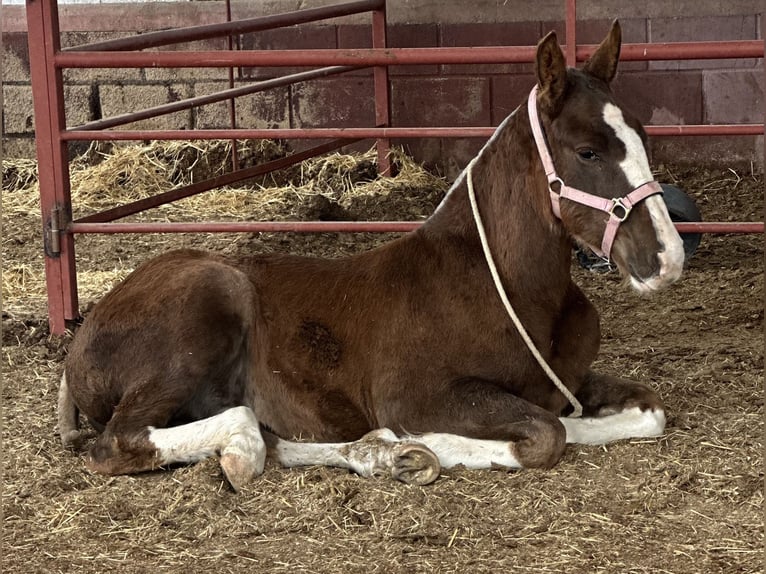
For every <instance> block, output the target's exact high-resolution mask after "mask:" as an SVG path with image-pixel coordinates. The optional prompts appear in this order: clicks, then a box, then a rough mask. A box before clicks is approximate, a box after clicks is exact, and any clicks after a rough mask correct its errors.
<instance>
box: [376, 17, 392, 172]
mask: <svg viewBox="0 0 766 574" xmlns="http://www.w3.org/2000/svg"><path fill="white" fill-rule="evenodd" d="M372 47H373V48H385V47H386V4H385V2H384V3H383V6H382V7H381V8H379V9H377V10H374V11H373V13H372ZM373 74H374V76H373V78H374V80H373V81H374V83H375V127H379V128H380V127H388V126H389V122H390V118H389V96H388V66H375V69H374V71H373ZM376 147H377V150H378V172H379V173H380V174H381V175H391V160H390V158H389V157H388V154H389V151H390V142H389V140H388V139H378V140H377V142H376Z"/></svg>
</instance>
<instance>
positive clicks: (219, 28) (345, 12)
mask: <svg viewBox="0 0 766 574" xmlns="http://www.w3.org/2000/svg"><path fill="white" fill-rule="evenodd" d="M383 6H385V0H358V1H356V2H348V3H345V4H335V5H332V6H321V7H318V8H307V9H305V10H295V11H293V12H284V13H282V14H274V15H271V16H261V17H258V18H248V19H245V20H236V21H233V22H222V23H220V24H207V25H204V26H189V27H186V28H176V29H173V30H161V31H157V32H148V33H146V34H140V35H136V36H130V37H127V38H117V39H114V40H106V41H104V42H95V43H93V44H85V45H82V46H75V47H73V48H68V49H66V50H63V51H66V52H74V51H83V52H84V51H88V52H92V51H103V50H142V49H144V48H154V47H157V46H164V45H167V44H175V43H178V42H191V41H196V40H206V39H209V38H219V37H222V36H228V35H230V34H246V33H250V32H262V31H264V30H273V29H274V28H283V27H285V26H294V25H296V24H306V23H308V22H316V21H317V20H326V19H328V18H338V17H342V16H351V15H352V14H360V13H363V12H370V11H372V10H379V9H380V8H382V7H383Z"/></svg>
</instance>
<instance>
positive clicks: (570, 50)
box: [565, 0, 577, 68]
mask: <svg viewBox="0 0 766 574" xmlns="http://www.w3.org/2000/svg"><path fill="white" fill-rule="evenodd" d="M566 11H567V13H566V39H567V45H566V54H565V55H566V60H567V66H571V67H572V68H574V67H575V65H576V64H577V37H576V36H577V32H576V28H577V0H567V4H566Z"/></svg>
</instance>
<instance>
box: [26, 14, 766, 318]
mask: <svg viewBox="0 0 766 574" xmlns="http://www.w3.org/2000/svg"><path fill="white" fill-rule="evenodd" d="M366 12H369V13H371V16H372V18H371V20H372V22H371V33H372V46H373V47H372V48H371V49H353V50H351V49H346V50H343V49H340V50H311V51H306V50H271V51H266V50H247V51H244V50H243V51H235V50H232V49H231V48H232V42H231V38H232V37H233V36H234V35H237V34H242V33H247V32H256V31H262V30H270V29H274V28H280V27H284V26H291V25H295V24H301V23H307V22H314V21H318V20H323V19H327V18H335V17H339V16H346V15H351V14H359V13H366ZM226 17H227V18H226V19H227V22H224V23H221V24H212V25H205V26H194V27H189V28H181V29H175V30H165V31H160V32H151V33H147V34H141V35H138V36H133V37H129V38H121V39H117V40H110V41H106V42H99V43H95V44H89V45H85V46H78V47H76V48H71V49H66V50H62V49H61V45H60V33H59V24H58V6H57V1H56V0H27V22H28V35H29V39H30V42H29V59H30V67H31V76H32V89H33V97H34V108H35V141H36V146H37V157H38V165H39V181H40V199H41V207H42V219H43V230H44V237H45V240H44V243H45V271H46V281H47V290H48V311H49V321H50V327H51V332H53V333H62V332H63V331H64V330H65V328H66V320H71V319H76V318H77V317H78V316H79V309H78V301H77V277H76V268H75V253H74V235H75V234H76V233H185V232H262V231H296V232H328V231H409V230H412V229H414V228H416V227H417V226H418V225H419V224H418V223H416V222H206V223H203V222H200V223H112V222H113V221H114V220H116V219H119V218H121V217H125V216H126V215H130V214H133V213H137V212H139V211H142V210H145V209H149V208H151V207H156V206H157V205H161V204H163V203H168V202H170V201H175V200H177V199H181V198H183V197H189V196H190V195H194V194H197V193H200V192H202V191H206V190H209V189H213V188H215V187H219V186H222V185H228V184H231V183H234V182H236V181H240V180H243V179H246V178H250V177H253V176H255V175H259V174H263V173H268V172H269V171H273V170H275V169H280V168H283V167H286V166H287V165H290V164H292V163H295V162H298V161H302V160H303V159H306V158H308V157H312V156H314V155H319V154H322V153H327V152H328V151H331V150H333V149H337V148H339V147H341V146H343V145H347V144H349V143H351V142H352V141H356V140H359V139H375V140H377V149H378V160H379V168H380V169H381V171H383V172H385V171H388V169H389V164H388V157H387V154H388V140H389V138H425V137H436V138H442V137H484V138H486V137H489V136H490V135H491V134H492V133H493V131H494V128H487V127H463V128H455V127H436V128H434V127H430V128H396V127H391V126H390V125H389V101H388V98H389V95H388V66H390V65H397V64H491V63H511V62H532V61H534V55H535V47H534V46H516V47H499V46H498V47H474V48H448V47H440V48H387V47H386V2H385V0H356V1H353V2H347V3H344V4H338V5H335V6H327V7H322V8H313V9H306V10H300V11H296V12H290V13H286V14H279V15H274V16H266V17H261V18H251V19H246V20H238V21H231V10H230V6H229V0H226ZM575 22H576V0H566V19H565V25H566V40H567V42H566V45H565V47H564V49H565V54H566V57H567V63H568V64H569V65H575V62H578V61H584V60H585V59H587V58H588V56H589V55H590V54H592V53H593V50H594V49H595V46H592V45H579V46H578V45H577V43H576V38H575ZM214 37H228V38H229V50H228V51H215V52H211V51H183V52H178V51H176V52H173V51H163V52H139V51H137V50H141V49H144V48H148V47H156V46H162V45H168V44H174V43H178V42H187V41H191V40H200V39H206V38H214ZM763 51H764V50H763V43H762V42H760V41H758V40H752V41H733V42H704V43H703V42H684V43H665V44H625V45H623V48H622V52H621V58H622V59H623V60H633V61H641V60H670V59H672V60H683V59H717V58H762V57H763ZM253 65H257V66H265V67H268V66H320V67H319V68H317V69H314V70H310V71H306V72H300V73H296V74H291V75H287V76H283V77H280V78H275V79H272V80H265V81H260V82H254V83H252V84H250V85H248V86H244V87H238V88H234V87H233V74H232V71H231V70H233V68H235V67H237V66H253ZM203 66H205V67H223V68H228V69H229V84H230V89H228V90H224V91H221V92H218V93H216V94H211V95H206V96H200V97H195V98H188V99H185V100H181V101H177V102H172V103H168V104H164V105H160V106H156V107H154V108H150V109H146V110H141V111H139V112H135V113H130V114H122V115H119V116H114V117H111V118H105V119H101V120H97V121H93V122H89V123H87V124H83V125H80V126H76V127H73V128H67V126H66V118H65V114H64V97H63V80H62V70H63V69H65V68H135V67H203ZM361 67H373V68H374V99H375V111H376V113H375V124H376V125H375V127H370V128H323V129H237V127H236V122H235V113H234V106H235V98H236V97H239V96H243V95H246V94H252V93H256V92H259V91H263V90H267V89H270V88H274V87H278V86H285V85H289V84H292V83H296V82H300V81H306V80H310V79H314V78H319V77H325V76H330V75H335V74H342V73H345V72H348V71H351V70H355V69H358V68H361ZM220 101H229V102H230V104H229V105H230V121H231V127H230V129H208V130H128V131H120V130H115V129H110V128H115V127H117V126H121V125H124V124H126V123H130V122H133V121H136V120H141V119H147V118H152V117H156V116H160V115H163V114H168V113H172V112H175V111H179V110H184V109H190V108H192V107H196V106H201V105H205V104H211V103H215V102H220ZM647 132H648V133H649V134H650V135H760V134H763V133H764V127H763V124H739V125H737V124H734V125H679V126H647ZM234 138H236V139H247V138H284V139H289V138H292V139H330V138H333V139H332V141H330V142H327V143H323V144H321V145H318V146H316V147H314V148H311V149H308V150H306V151H303V152H300V153H297V154H293V155H292V156H290V157H288V158H283V159H279V160H275V161H272V162H268V163H265V164H262V165H259V166H255V167H251V168H247V169H238V160H237V154H236V143H234V153H233V154H232V155H233V170H232V171H231V172H230V173H228V174H225V175H222V176H218V177H215V178H212V179H210V180H206V181H203V182H199V183H196V184H193V185H189V186H186V187H183V188H178V189H174V190H172V191H169V192H165V193H161V194H158V195H157V196H155V197H152V198H148V199H145V200H141V201H138V202H133V203H131V204H127V205H122V206H118V207H116V208H114V209H110V210H107V211H105V212H101V213H96V214H92V215H89V216H87V217H83V218H81V219H78V220H74V221H73V220H72V205H71V198H70V186H69V166H68V161H67V145H68V142H70V141H94V140H169V139H170V140H186V139H232V141H233V142H235V139H234ZM677 227H678V228H679V231H683V232H704V233H763V231H764V224H763V222H740V223H736V222H734V223H732V222H706V223H678V224H677Z"/></svg>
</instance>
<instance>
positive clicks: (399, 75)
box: [3, 0, 764, 166]
mask: <svg viewBox="0 0 766 574" xmlns="http://www.w3.org/2000/svg"><path fill="white" fill-rule="evenodd" d="M325 3H326V2H325ZM305 4H307V5H311V4H312V3H311V2H305ZM313 4H316V2H314V3H313ZM413 4H416V6H413ZM508 4H511V5H513V4H515V5H516V6H517V7H518V3H513V2H501V1H499V0H498V1H497V2H491V1H489V0H484V1H480V2H476V4H475V5H472V8H471V10H466V9H465V5H466V3H464V2H461V1H459V0H445V1H443V2H439V3H435V4H434V3H433V2H426V1H424V2H420V3H411V2H408V1H407V0H391V1H390V2H389V9H388V20H389V28H388V43H389V45H390V46H395V47H429V46H483V45H532V44H535V43H536V42H537V40H538V39H539V38H540V37H541V36H542V35H543V34H544V33H545V32H547V31H548V30H551V29H553V30H557V31H558V32H559V35H560V36H559V37H560V38H561V39H562V40H563V39H564V25H563V21H562V20H563V10H564V8H563V4H564V3H563V0H560V1H555V2H554V1H553V0H550V1H547V2H540V3H539V4H535V7H536V8H535V11H534V14H528V13H526V14H525V13H523V11H519V10H518V9H513V10H511V8H510V7H508V6H507V5H508ZM612 4H615V3H606V2H595V1H593V2H585V1H583V0H581V2H579V3H578V15H579V19H578V24H577V39H578V43H595V42H598V41H600V40H601V38H602V37H603V35H604V34H605V33H606V31H607V30H608V27H609V22H610V21H611V19H612V18H614V17H616V16H620V19H621V23H622V25H623V37H624V41H625V42H674V41H699V40H739V39H755V38H761V37H762V36H761V15H760V11H761V8H762V5H761V4H760V3H759V2H745V1H732V2H730V3H729V6H728V7H725V8H721V7H720V6H719V5H717V4H716V3H715V2H712V0H711V1H709V2H708V1H705V0H699V1H698V2H695V3H694V10H693V11H691V10H686V9H685V8H684V6H683V4H684V3H683V2H677V3H668V2H659V1H657V0H654V1H649V2H647V3H646V4H645V6H644V7H643V11H642V9H637V8H635V7H632V8H630V9H628V10H627V11H626V10H622V13H621V14H617V13H613V12H614V10H616V9H615V8H613V7H612ZM617 4H619V5H622V4H623V3H617ZM528 5H529V6H532V5H533V4H532V3H530V4H528ZM670 5H673V6H670ZM234 6H235V17H250V16H257V15H262V14H264V13H273V12H278V11H280V9H286V8H285V6H287V4H286V3H285V2H284V1H282V2H281V4H280V0H272V1H271V2H264V3H251V2H247V3H236V2H235V5H234ZM506 8H507V11H504V10H506ZM287 9H291V8H287ZM20 10H21V11H22V12H19V11H20ZM222 10H223V5H222V3H221V2H216V1H214V2H193V3H186V4H183V5H178V4H175V5H174V4H152V3H149V4H142V5H136V6H127V5H111V6H110V5H105V4H101V5H97V6H82V5H79V6H69V7H63V6H62V8H61V14H62V17H61V24H62V29H63V30H67V31H66V32H64V33H63V35H62V44H63V45H64V46H73V45H77V44H81V43H87V42H93V41H98V40H102V39H108V38H113V37H120V36H125V35H129V34H134V33H138V32H140V31H141V30H146V29H157V28H164V27H169V26H175V25H177V26H183V25H192V24H201V23H210V22H219V21H222V20H223V11H222ZM688 14H694V16H688ZM367 20H368V18H365V19H360V17H354V18H347V19H338V20H334V21H331V22H329V23H327V24H325V25H310V26H309V25H306V26H301V27H294V28H287V29H282V30H278V31H269V32H261V33H257V34H249V35H244V36H242V37H241V38H239V42H240V46H241V48H243V49H281V48H283V49H310V48H335V47H339V48H352V47H366V46H370V29H369V26H368V24H367V23H366V22H367ZM363 22H364V23H363ZM3 27H4V34H3V80H4V84H3V98H4V106H3V147H4V150H5V152H6V154H8V155H10V156H32V155H33V154H34V146H33V136H34V132H33V130H34V121H33V111H32V96H31V88H30V85H29V59H28V53H27V37H26V33H25V26H24V20H23V7H8V6H6V7H4V19H3ZM105 28H109V29H105ZM192 48H193V49H219V48H223V40H210V41H204V42H197V43H194V44H189V45H183V46H181V47H179V49H192ZM288 71H290V70H288V69H276V68H241V69H239V70H237V71H236V82H237V85H241V84H244V83H248V82H251V81H253V80H260V79H264V78H269V77H274V76H278V75H281V74H283V73H285V72H288ZM64 77H65V81H66V112H67V123H68V125H76V124H78V123H82V122H85V121H89V120H92V119H98V118H101V117H107V116H111V115H114V114H118V113H123V112H126V111H131V110H135V109H138V108H141V107H147V106H151V105H156V104H160V103H164V102H166V101H172V100H177V99H181V98H186V97H190V96H195V95H202V94H207V93H211V92H214V91H218V90H221V89H225V88H227V87H228V82H227V71H226V70H223V69H211V68H208V69H205V68H187V69H176V70H168V69H123V70H109V69H106V70H66V71H65V73H64ZM533 83H534V75H533V68H532V65H531V64H503V65H471V66H457V65H444V66H437V65H431V66H411V67H404V66H394V67H392V68H391V69H390V88H391V107H392V109H391V113H392V125H394V126H447V125H451V126H490V125H497V124H498V123H499V122H500V121H501V120H502V119H503V118H504V117H505V116H506V115H507V114H508V113H509V112H510V111H512V110H513V108H515V107H516V106H517V105H518V104H519V103H520V102H521V101H522V100H523V99H524V97H525V95H526V93H527V92H528V90H529V89H530V88H531V86H532V85H533ZM763 89H764V73H763V61H762V60H761V59H758V60H755V59H749V60H710V61H687V62H676V61H671V62H629V63H628V62H626V63H624V64H623V65H622V68H621V73H620V75H619V76H618V79H617V80H616V83H615V91H616V92H617V94H618V96H619V97H620V99H621V100H622V101H623V102H624V103H625V104H626V106H627V107H628V108H629V109H631V110H632V111H633V112H634V113H635V114H636V115H637V116H638V117H639V119H640V120H642V121H643V122H644V123H646V124H652V123H655V124H664V123H681V124H700V123H730V122H732V123H741V122H748V123H749V122H762V121H763V119H764V100H763ZM372 94H373V89H372V75H371V71H369V70H363V71H358V72H354V73H350V74H346V75H343V76H336V77H334V78H327V79H320V80H314V81H311V82H306V83H302V84H297V85H294V86H291V87H289V88H277V89H275V90H271V91H269V92H266V93H261V94H256V95H252V96H247V97H244V98H240V99H239V100H238V103H237V121H238V125H239V126H241V127H323V126H353V127H356V126H359V127H361V126H371V125H373V123H374V122H373V119H374V105H373V100H372ZM228 117H229V116H228V107H227V105H226V104H225V103H220V104H216V105H210V106H205V107H202V108H198V109H194V110H191V111H188V112H179V113H176V114H172V115H170V116H165V117H163V118H157V119H153V120H146V121H144V122H139V123H137V124H134V125H133V126H132V127H146V128H152V127H155V128H158V127H163V128H185V129H192V128H218V127H225V126H226V125H227V123H228ZM401 143H404V144H405V145H406V146H407V147H408V148H409V149H410V151H411V152H412V153H413V154H414V155H415V156H416V157H417V158H418V159H421V160H423V161H427V162H432V163H436V164H441V165H443V166H444V165H453V166H454V165H458V166H462V165H463V164H464V163H465V162H467V160H468V159H469V158H470V157H471V156H472V155H473V154H474V153H475V152H476V150H477V149H478V148H479V147H480V146H481V145H482V143H483V142H482V141H481V140H454V139H445V140H434V139H423V140H406V141H404V142H401ZM654 148H655V159H656V160H658V161H661V160H663V159H665V158H672V159H674V160H687V161H700V160H704V161H717V162H738V161H751V160H756V161H759V162H761V161H762V159H763V152H762V149H763V138H762V137H758V138H755V137H737V138H710V137H704V138H692V137H688V138H655V142H654Z"/></svg>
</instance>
